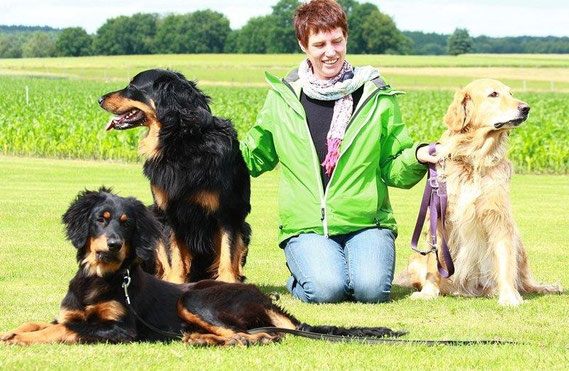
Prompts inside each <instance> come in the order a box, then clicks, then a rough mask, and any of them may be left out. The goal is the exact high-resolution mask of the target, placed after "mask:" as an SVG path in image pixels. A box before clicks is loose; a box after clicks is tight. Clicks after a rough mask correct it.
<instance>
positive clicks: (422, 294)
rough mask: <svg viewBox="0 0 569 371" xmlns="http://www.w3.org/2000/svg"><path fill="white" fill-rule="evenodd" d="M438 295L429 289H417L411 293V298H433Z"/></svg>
mask: <svg viewBox="0 0 569 371" xmlns="http://www.w3.org/2000/svg"><path fill="white" fill-rule="evenodd" d="M437 296H438V295H437V294H435V293H432V292H428V291H424V290H423V291H417V292H414V293H412V294H411V297H410V298H411V300H432V299H435V298H436V297H437Z"/></svg>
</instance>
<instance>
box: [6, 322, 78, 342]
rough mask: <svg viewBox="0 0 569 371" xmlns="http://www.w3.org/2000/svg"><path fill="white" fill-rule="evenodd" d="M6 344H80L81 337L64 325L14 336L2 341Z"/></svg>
mask: <svg viewBox="0 0 569 371" xmlns="http://www.w3.org/2000/svg"><path fill="white" fill-rule="evenodd" d="M2 342H4V343H5V344H13V345H30V344H48V343H65V344H74V343H78V342H79V335H78V334H77V333H75V332H73V331H71V330H69V329H68V328H67V327H65V326H64V325H63V324H60V323H58V324H55V325H53V326H49V327H46V328H44V329H42V330H39V331H33V332H24V333H17V334H14V335H13V336H12V337H10V338H9V339H7V340H2Z"/></svg>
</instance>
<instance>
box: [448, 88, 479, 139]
mask: <svg viewBox="0 0 569 371" xmlns="http://www.w3.org/2000/svg"><path fill="white" fill-rule="evenodd" d="M473 108H474V104H473V103H472V99H471V98H470V95H468V92H466V91H465V90H459V91H457V92H456V93H455V94H454V99H453V101H452V103H451V105H450V106H449V108H448V110H447V113H446V115H445V117H444V123H445V124H446V126H448V128H449V129H450V131H452V132H460V131H463V130H464V129H465V128H466V127H467V126H468V124H470V120H471V119H472V111H473Z"/></svg>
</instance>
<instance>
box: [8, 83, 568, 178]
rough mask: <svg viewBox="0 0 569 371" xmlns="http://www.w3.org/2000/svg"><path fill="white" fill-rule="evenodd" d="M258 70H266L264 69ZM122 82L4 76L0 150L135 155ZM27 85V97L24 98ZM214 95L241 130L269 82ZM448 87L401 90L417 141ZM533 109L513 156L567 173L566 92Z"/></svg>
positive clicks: (437, 121) (430, 127)
mask: <svg viewBox="0 0 569 371" xmlns="http://www.w3.org/2000/svg"><path fill="white" fill-rule="evenodd" d="M259 73H261V72H259ZM123 86H124V85H123V83H120V82H116V81H113V82H108V83H106V82H102V81H87V80H69V79H46V78H29V77H27V78H22V77H0V101H1V102H3V107H2V110H0V130H1V134H2V135H0V153H3V154H11V155H22V156H36V157H60V158H84V159H114V160H124V161H137V160H138V154H137V146H138V141H139V138H140V136H141V135H143V134H144V133H145V130H144V129H142V128H139V129H133V130H128V131H121V132H118V131H111V132H105V130H104V127H105V124H106V123H107V122H108V120H109V119H110V118H111V115H110V114H109V113H107V112H105V111H103V110H102V109H100V107H99V106H98V103H97V98H98V97H100V96H101V95H103V94H105V93H107V92H109V91H113V90H116V89H119V88H122V87H123ZM26 87H27V89H28V93H27V94H28V103H27V104H26ZM200 87H201V88H202V89H204V90H205V92H206V93H207V94H209V95H211V97H212V98H213V103H212V109H213V112H214V114H216V115H218V116H221V117H226V118H230V119H231V120H232V121H233V124H234V125H235V127H236V128H237V131H238V133H239V135H240V136H243V135H244V133H245V132H246V131H247V130H248V129H249V128H250V127H251V125H252V124H253V123H254V122H255V118H256V115H257V113H258V112H259V110H260V108H261V106H262V104H263V101H264V99H265V95H266V92H267V89H268V88H267V87H266V86H265V87H263V88H259V87H237V86H212V85H203V86H202V85H200ZM452 96H453V93H452V92H451V91H448V90H438V89H434V90H433V89H431V90H411V91H408V93H407V94H405V95H402V96H400V97H399V102H400V104H401V111H402V115H403V120H404V121H405V122H406V123H407V125H408V127H409V130H410V132H411V135H412V137H413V138H415V139H416V140H420V141H435V140H437V139H438V138H439V137H440V135H441V134H442V133H443V131H444V129H445V128H444V125H443V124H442V118H443V116H444V114H445V112H446V109H447V107H448V105H449V104H450V102H451V101H452ZM516 96H517V97H520V98H521V99H524V100H526V101H527V102H528V103H529V104H530V105H531V106H532V111H531V115H530V118H529V120H528V121H527V122H526V123H524V124H523V125H522V126H521V127H519V128H517V129H515V130H514V131H513V132H512V135H511V151H510V154H509V156H510V158H511V159H512V161H513V162H514V164H515V166H516V171H518V172H521V173H553V174H568V173H569V146H568V145H567V143H569V130H567V122H569V109H567V99H568V97H569V95H568V94H561V93H533V92H525V93H524V92H522V93H519V94H516Z"/></svg>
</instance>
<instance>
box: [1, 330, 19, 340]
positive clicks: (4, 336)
mask: <svg viewBox="0 0 569 371" xmlns="http://www.w3.org/2000/svg"><path fill="white" fill-rule="evenodd" d="M14 336H16V333H15V332H3V333H0V342H7V341H8V340H10V339H12V338H13V337H14Z"/></svg>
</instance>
